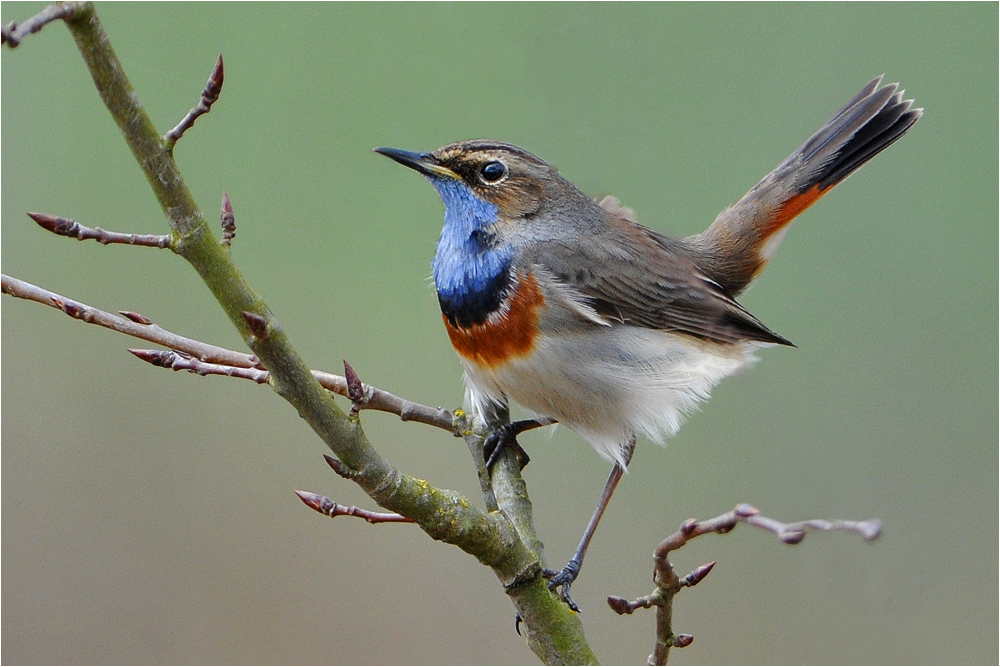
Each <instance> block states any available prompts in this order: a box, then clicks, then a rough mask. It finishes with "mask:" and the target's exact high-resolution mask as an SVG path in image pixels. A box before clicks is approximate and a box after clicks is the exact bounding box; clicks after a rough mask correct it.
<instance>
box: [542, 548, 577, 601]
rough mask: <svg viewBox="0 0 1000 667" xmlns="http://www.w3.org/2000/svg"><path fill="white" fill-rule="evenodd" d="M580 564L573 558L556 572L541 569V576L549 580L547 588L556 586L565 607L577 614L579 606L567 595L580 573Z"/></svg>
mask: <svg viewBox="0 0 1000 667" xmlns="http://www.w3.org/2000/svg"><path fill="white" fill-rule="evenodd" d="M581 565H582V563H581V562H580V561H578V560H576V559H573V560H571V561H570V562H568V563H566V567H564V568H563V569H562V570H560V571H559V572H556V571H555V570H543V571H542V576H544V577H545V578H546V579H548V580H549V590H550V591H554V590H556V589H557V588H558V589H559V597H560V598H561V599H562V601H563V602H565V603H566V606H567V607H569V608H570V609H572V610H573V611H575V612H576V613H578V614H579V613H580V607H578V606H577V605H576V603H575V602H573V598H571V597H570V596H569V588H570V586H572V585H573V582H574V581H576V578H577V577H578V576H579V575H580V566H581Z"/></svg>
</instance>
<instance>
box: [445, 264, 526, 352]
mask: <svg viewBox="0 0 1000 667" xmlns="http://www.w3.org/2000/svg"><path fill="white" fill-rule="evenodd" d="M511 278H512V280H511V284H510V285H509V287H508V289H507V290H506V293H505V294H504V296H503V298H502V300H501V301H500V302H499V304H498V305H497V307H496V308H495V309H494V310H493V311H492V312H490V313H489V314H488V315H487V316H486V317H485V318H483V319H482V320H481V321H479V322H476V323H472V324H468V325H463V324H462V323H460V322H458V321H455V320H454V318H449V317H448V315H447V313H443V319H444V325H445V328H446V329H447V330H448V336H449V338H451V344H452V346H453V347H454V348H455V351H456V352H458V354H459V356H461V357H462V358H463V359H464V360H465V361H467V362H470V363H472V364H475V365H477V366H479V367H481V368H484V369H496V368H498V367H500V366H502V365H504V364H506V363H508V362H509V361H511V360H513V359H517V358H520V357H525V356H528V355H530V354H531V352H532V350H533V349H534V346H535V339H536V338H537V336H538V332H539V329H538V322H539V317H540V311H541V309H542V307H543V306H544V305H545V297H544V296H543V295H542V291H541V289H540V288H539V286H538V281H537V280H536V279H535V277H534V276H533V275H532V274H530V273H529V274H526V275H520V274H516V275H513V276H511Z"/></svg>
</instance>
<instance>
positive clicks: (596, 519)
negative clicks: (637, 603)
mask: <svg viewBox="0 0 1000 667" xmlns="http://www.w3.org/2000/svg"><path fill="white" fill-rule="evenodd" d="M634 452H635V436H634V435H633V436H632V439H631V440H629V443H628V445H626V448H625V451H624V454H625V465H628V464H629V461H631V460H632V454H633V453H634ZM623 474H625V468H624V467H622V464H620V463H616V464H615V467H614V468H612V469H611V474H610V475H608V481H607V482H606V483H605V484H604V490H603V491H602V492H601V497H600V498H598V500H597V507H596V508H595V509H594V514H593V515H592V516H591V517H590V521H589V522H588V523H587V529H586V530H584V531H583V538H581V539H580V544H579V546H577V548H576V551H575V552H574V553H573V557H572V558H570V559H569V562H568V563H566V567H564V568H563V569H562V571H560V572H555V571H553V570H546V571H545V572H544V574H545V576H547V577H549V590H555V589H557V588H558V589H559V597H561V598H562V600H563V602H565V603H566V604H567V606H569V608H570V609H572V610H573V611H575V612H579V611H580V608H579V607H578V606H577V605H576V603H575V602H573V598H571V597H570V596H569V588H570V586H572V585H573V582H574V581H576V578H577V576H579V574H580V568H581V567H583V557H584V556H585V555H586V554H587V548H588V547H589V546H590V540H591V539H592V538H593V537H594V532H595V531H596V530H597V524H598V523H600V521H601V517H602V516H604V510H606V509H607V508H608V503H609V502H611V496H612V495H614V492H615V489H616V488H617V487H618V482H620V481H621V478H622V475H623Z"/></svg>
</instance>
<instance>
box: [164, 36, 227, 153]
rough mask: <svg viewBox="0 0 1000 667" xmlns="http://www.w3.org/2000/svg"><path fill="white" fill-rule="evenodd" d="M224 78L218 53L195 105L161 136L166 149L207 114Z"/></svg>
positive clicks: (220, 57)
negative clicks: (172, 127)
mask: <svg viewBox="0 0 1000 667" xmlns="http://www.w3.org/2000/svg"><path fill="white" fill-rule="evenodd" d="M225 78H226V70H225V67H224V66H223V64H222V54H221V53H220V54H219V59H218V60H216V61H215V67H213V68H212V73H211V74H210V75H209V77H208V83H206V84H205V88H204V90H202V91H201V99H199V100H198V104H197V106H195V107H194V108H193V109H191V110H190V111H188V112H187V115H186V116H184V118H182V119H181V122H179V123H177V126H176V127H175V128H174V129H172V130H170V131H169V132H167V133H166V134H165V135H164V136H163V143H164V144H165V145H166V147H167V150H172V149H173V147H174V144H176V143H177V141H178V140H179V139H180V138H181V137H183V136H184V133H185V132H187V131H188V130H189V129H190V128H191V126H192V125H194V122H195V121H196V120H198V118H199V117H200V116H203V115H204V114H207V113H208V112H209V111H211V110H212V105H213V104H215V102H216V101H217V100H218V99H219V94H220V93H221V92H222V83H223V81H224V80H225Z"/></svg>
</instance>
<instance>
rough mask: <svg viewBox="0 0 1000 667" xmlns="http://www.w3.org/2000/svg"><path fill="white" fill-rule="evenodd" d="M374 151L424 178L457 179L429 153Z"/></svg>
mask: <svg viewBox="0 0 1000 667" xmlns="http://www.w3.org/2000/svg"><path fill="white" fill-rule="evenodd" d="M374 151H375V152H376V153H378V154H380V155H384V156H386V157H387V158H391V159H393V160H395V161H396V162H398V163H399V164H401V165H403V166H404V167H409V168H410V169H415V170H417V171H419V172H420V173H421V174H423V175H424V176H431V177H436V178H442V177H444V178H458V176H457V174H455V172H453V171H452V170H451V169H448V168H447V167H443V166H441V165H439V164H438V163H437V161H435V160H434V158H433V157H431V154H430V153H414V152H413V151H404V150H402V149H401V148H384V147H382V148H376V149H374Z"/></svg>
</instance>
